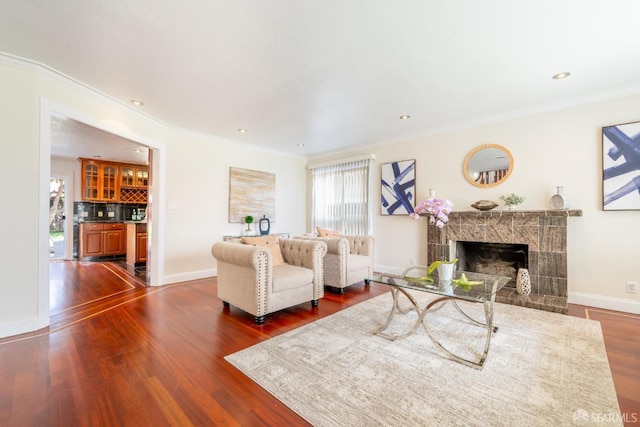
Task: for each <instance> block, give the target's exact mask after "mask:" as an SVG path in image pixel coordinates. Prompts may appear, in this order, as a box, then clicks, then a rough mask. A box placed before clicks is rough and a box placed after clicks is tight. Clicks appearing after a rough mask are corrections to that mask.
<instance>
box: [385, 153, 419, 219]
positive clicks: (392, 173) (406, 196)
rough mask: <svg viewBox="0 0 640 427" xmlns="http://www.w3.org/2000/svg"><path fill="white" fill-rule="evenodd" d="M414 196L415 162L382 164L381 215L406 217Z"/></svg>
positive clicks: (411, 209)
mask: <svg viewBox="0 0 640 427" xmlns="http://www.w3.org/2000/svg"><path fill="white" fill-rule="evenodd" d="M415 195H416V161H415V159H414V160H402V161H399V162H391V163H383V164H382V205H381V208H382V212H381V213H382V215H408V214H409V213H411V212H413V204H414V202H415V197H416V196H415Z"/></svg>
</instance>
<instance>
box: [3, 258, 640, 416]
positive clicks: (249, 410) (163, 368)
mask: <svg viewBox="0 0 640 427" xmlns="http://www.w3.org/2000/svg"><path fill="white" fill-rule="evenodd" d="M72 267H73V266H65V268H62V267H61V266H57V265H56V266H54V267H53V268H52V276H54V275H55V274H59V275H60V276H61V277H66V278H69V282H70V286H66V287H64V289H66V292H70V293H77V294H75V295H68V296H64V295H60V297H59V301H66V302H67V304H69V307H64V306H63V305H58V306H56V311H55V312H52V326H51V328H49V330H43V331H38V332H37V333H32V334H25V335H23V336H19V337H9V338H5V339H2V340H0V361H1V362H2V363H0V384H2V385H3V387H0V426H19V427H23V426H70V425H73V426H122V425H135V426H154V427H156V426H171V425H189V424H192V425H228V426H235V425H243V426H244V425H251V426H274V425H278V426H280V425H295V426H298V425H307V423H306V422H305V421H304V420H303V419H301V418H300V417H299V416H298V415H297V414H296V413H294V412H293V411H291V410H290V409H289V408H287V407H286V406H284V405H283V404H282V403H281V402H280V401H278V400H277V399H276V398H274V397H273V396H272V395H271V394H269V393H268V392H267V391H265V390H264V389H262V388H261V387H260V386H258V385H257V384H256V383H254V382H253V381H251V380H250V379H248V378H247V377H246V376H245V375H244V374H242V373H241V372H240V371H239V370H237V369H236V368H235V367H234V366H232V365H231V364H229V363H227V362H226V361H225V360H224V357H225V356H227V355H229V354H231V353H234V352H236V351H238V350H241V349H244V348H246V347H249V346H251V345H253V344H256V343H259V342H262V341H264V340H267V339H269V338H271V337H274V336H277V335H280V334H282V333H285V332H287V331H289V330H293V329H295V328H298V327H300V326H303V325H305V324H307V323H310V322H313V321H315V320H317V319H319V318H322V317H324V316H328V315H331V314H333V313H335V312H337V311H340V310H342V309H344V308H346V307H349V306H352V305H355V304H357V303H359V302H361V301H364V300H366V299H369V298H372V297H374V296H377V295H381V294H383V293H386V292H388V288H386V287H385V286H383V285H377V284H371V285H370V286H364V284H363V283H359V284H356V285H353V286H351V287H349V288H347V290H346V292H345V293H344V294H343V295H340V294H335V293H331V292H327V293H326V294H325V298H323V299H322V300H321V301H320V304H319V306H318V307H311V305H310V304H301V305H299V306H296V307H292V308H290V309H287V310H282V311H280V312H278V313H273V314H271V315H268V316H267V319H266V322H265V324H263V325H257V324H255V322H254V319H253V316H251V315H248V314H246V313H243V312H241V311H240V310H238V309H236V308H233V307H231V308H225V307H223V305H222V301H220V300H219V299H218V298H217V296H216V280H215V278H209V279H203V280H195V281H189V282H184V283H179V284H174V285H167V286H163V287H159V288H146V287H145V286H144V285H143V284H142V283H141V282H140V281H136V280H135V278H133V277H130V278H126V280H125V281H126V282H129V280H131V282H130V283H132V284H133V287H131V288H130V289H128V290H125V291H123V292H120V291H118V290H117V286H121V284H120V285H117V283H118V281H120V282H122V281H121V279H120V278H118V276H119V275H121V274H123V273H122V272H121V270H118V267H117V266H113V265H108V267H109V268H93V269H92V270H91V274H90V275H89V277H90V281H89V282H88V283H89V284H87V283H84V284H80V283H81V281H82V280H85V279H86V277H87V273H86V272H87V271H88V270H89V269H85V268H81V269H80V270H82V271H78V272H77V273H74V272H73V271H72V270H73V268H72ZM91 267H95V266H91ZM123 271H125V272H126V270H123ZM114 272H116V273H117V274H114ZM83 275H84V276H83ZM103 281H104V283H105V285H104V286H103V287H102V288H101V289H100V290H88V291H87V286H90V283H102V282H103ZM114 290H115V292H114V293H113V295H111V296H109V297H108V298H100V299H98V300H95V297H96V295H97V294H98V293H102V294H104V292H105V291H108V292H111V291H114ZM83 298H84V299H85V300H84V302H83ZM92 298H94V300H91V299H92ZM71 304H73V305H71ZM569 311H570V315H574V316H579V317H587V316H588V317H590V318H592V319H594V320H598V321H600V322H601V325H602V330H603V335H604V337H605V346H606V348H607V354H608V357H609V362H610V365H611V369H612V375H613V378H614V382H615V386H616V391H617V393H618V400H619V403H620V407H621V409H622V411H623V413H625V411H626V412H627V413H628V414H629V416H630V415H631V414H632V413H634V412H635V413H637V414H640V373H639V369H640V362H639V358H640V347H639V340H638V339H637V337H638V331H639V330H640V316H635V315H628V316H626V315H622V316H621V315H620V313H616V312H610V311H607V310H600V309H593V308H590V307H583V306H574V305H570V308H569ZM627 425H631V424H629V423H627Z"/></svg>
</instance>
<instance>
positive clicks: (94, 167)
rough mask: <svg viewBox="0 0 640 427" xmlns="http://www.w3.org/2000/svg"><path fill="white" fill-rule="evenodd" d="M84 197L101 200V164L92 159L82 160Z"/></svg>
mask: <svg viewBox="0 0 640 427" xmlns="http://www.w3.org/2000/svg"><path fill="white" fill-rule="evenodd" d="M82 175H83V177H84V178H83V180H82V199H83V200H99V199H100V198H99V195H100V191H99V185H100V174H99V166H98V164H97V163H96V162H93V161H91V160H87V161H83V162H82Z"/></svg>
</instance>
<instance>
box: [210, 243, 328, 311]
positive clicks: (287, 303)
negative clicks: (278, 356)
mask: <svg viewBox="0 0 640 427" xmlns="http://www.w3.org/2000/svg"><path fill="white" fill-rule="evenodd" d="M277 245H278V246H279V250H277V248H276V252H275V256H274V252H273V249H274V248H272V249H271V250H270V249H269V248H268V247H264V246H254V245H250V244H243V243H230V242H217V243H215V244H214V245H213V247H212V248H211V254H212V255H213V257H214V258H215V259H216V260H217V264H218V297H219V298H220V299H221V300H222V301H223V303H224V305H225V307H229V305H233V306H235V307H237V308H240V309H241V310H243V311H245V312H247V313H250V314H253V315H254V316H255V321H256V323H263V322H264V316H265V315H267V314H269V313H273V312H275V311H278V310H282V309H284V308H288V307H292V306H294V305H298V304H302V303H305V302H308V301H311V305H312V306H313V307H315V306H317V305H318V300H319V299H320V298H322V297H323V296H324V286H323V266H322V263H323V259H324V255H325V254H326V252H327V245H326V244H325V243H324V242H310V241H303V240H294V239H279V241H278V242H277ZM280 253H281V254H282V257H281V258H280ZM278 259H280V262H277V261H278ZM274 260H275V261H276V262H274Z"/></svg>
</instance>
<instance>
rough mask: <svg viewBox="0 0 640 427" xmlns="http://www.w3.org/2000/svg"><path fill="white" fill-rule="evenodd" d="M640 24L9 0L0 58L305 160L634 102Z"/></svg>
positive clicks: (420, 4)
mask: <svg viewBox="0 0 640 427" xmlns="http://www.w3.org/2000/svg"><path fill="white" fill-rule="evenodd" d="M639 16H640V2H639V1H637V0H610V1H606V2H604V1H601V0H553V1H550V0H538V1H535V2H525V1H513V0H491V1H489V0H456V1H442V0H439V1H436V0H405V1H402V2H400V1H398V2H392V1H389V0H351V1H344V0H323V1H311V0H308V1H303V0H270V1H267V0H238V1H221V0H183V1H168V0H166V1H164V0H136V1H131V0H96V1H77V0H56V1H47V0H3V1H2V13H1V14H0V51H2V52H5V53H8V54H10V55H14V56H18V57H22V58H27V59H29V60H32V61H36V62H39V63H41V64H44V65H46V66H48V67H51V68H53V69H54V70H57V71H58V72H61V73H63V74H65V75H67V76H69V77H72V78H74V79H76V80H78V81H80V82H82V83H84V84H87V85H89V86H91V87H93V88H95V89H97V90H99V91H101V92H103V93H106V94H108V95H109V96H111V97H113V98H114V99H116V100H119V101H121V102H123V103H127V104H128V103H129V101H130V100H132V99H137V100H141V101H143V102H144V106H142V107H138V108H140V110H141V111H143V112H144V113H145V114H147V115H150V116H152V117H154V118H156V119H158V120H160V121H162V122H164V123H167V124H169V125H171V126H174V127H177V128H185V129H189V130H193V131H196V132H201V133H204V134H209V135H213V136H216V137H218V138H221V139H224V140H227V141H238V142H241V143H248V144H255V145H256V146H260V147H264V148H266V149H271V150H276V151H278V152H287V153H292V154H297V155H303V156H308V155H318V154H324V153H328V152H332V151H338V150H345V149H355V148H356V147H361V146H367V145H372V144H379V143H384V142H391V141H396V140H400V139H407V138H411V137H415V136H420V135H425V134H429V133H434V132H438V131H442V130H446V129H452V128H459V127H462V126H468V125H471V124H478V123H486V122H490V121H495V120H498V119H504V118H508V117H514V116H518V115H522V114H530V113H533V112H539V111H549V110H553V109H554V108H562V107H566V106H570V105H577V104H580V103H585V102H591V101H593V100H599V99H604V98H606V97H612V96H623V95H627V94H632V93H638V92H640V25H638V24H637V19H638V17H639ZM564 71H569V72H571V76H570V77H569V78H567V79H564V80H553V79H551V76H552V75H554V74H556V73H559V72H564ZM405 114H407V115H410V116H411V118H410V119H408V120H400V119H399V116H401V115H405ZM238 129H246V132H245V133H241V132H239V131H238ZM483 142H486V141H483ZM298 144H304V146H303V147H299V146H298Z"/></svg>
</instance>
